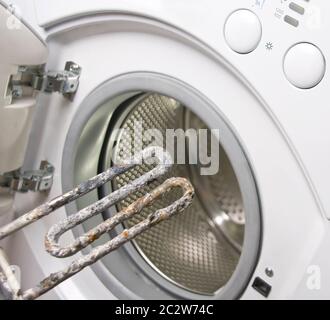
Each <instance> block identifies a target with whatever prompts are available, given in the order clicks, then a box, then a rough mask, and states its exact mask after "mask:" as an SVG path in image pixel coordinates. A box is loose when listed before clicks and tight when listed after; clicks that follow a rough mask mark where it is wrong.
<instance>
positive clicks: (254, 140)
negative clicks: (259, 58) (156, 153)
mask: <svg viewBox="0 0 330 320" xmlns="http://www.w3.org/2000/svg"><path fill="white" fill-rule="evenodd" d="M36 3H37V4H38V5H37V6H36V8H37V9H36V10H37V11H38V10H40V12H41V13H44V11H43V10H42V8H43V4H42V2H40V1H36ZM100 3H101V2H100ZM85 5H86V4H85ZM72 6H73V7H74V5H72ZM103 6H104V3H103V2H102V5H100V7H102V8H103ZM117 6H119V7H120V5H118V4H117V5H114V7H113V8H111V6H110V8H108V9H107V10H105V9H104V10H103V9H102V10H101V11H100V7H99V6H98V5H95V7H94V8H93V9H91V8H90V6H89V5H86V8H85V9H86V10H85V11H84V10H82V11H84V12H83V14H82V11H81V10H78V9H77V8H75V9H74V8H71V6H70V8H68V15H67V16H66V14H67V13H63V12H62V13H59V15H58V16H57V15H56V14H54V17H53V16H52V15H51V16H50V17H47V15H46V16H44V15H43V14H41V15H40V16H41V18H40V19H41V23H40V24H41V25H43V27H44V30H46V31H45V34H46V35H45V42H46V43H47V48H48V51H49V54H48V56H47V49H46V46H45V45H44V44H43V42H42V41H40V40H39V39H38V38H36V37H35V35H34V34H33V32H32V31H31V30H29V29H28V28H26V27H24V28H23V29H24V30H25V31H26V34H27V37H28V38H26V42H28V43H31V46H32V44H33V43H34V45H33V46H32V48H34V47H35V48H36V50H35V51H31V54H32V53H33V52H35V53H34V54H33V57H32V56H31V60H30V59H28V56H27V55H24V57H23V58H24V59H23V60H20V57H18V58H17V59H14V60H8V66H7V67H8V71H7V75H6V78H5V81H3V82H2V83H3V84H4V86H3V88H2V87H1V90H3V92H8V93H10V90H12V89H13V88H12V87H11V86H9V89H8V83H12V85H14V84H17V83H15V82H13V78H12V77H11V75H15V74H16V71H19V70H18V66H23V65H24V66H26V65H28V66H29V65H33V66H35V65H38V66H40V65H42V64H43V63H47V64H46V68H43V71H41V70H40V68H39V69H37V70H38V71H35V70H34V71H33V72H32V74H33V75H36V74H37V75H38V76H39V77H41V78H42V79H44V80H43V81H44V82H43V85H41V86H40V85H39V86H38V87H37V88H38V89H39V91H41V92H39V94H38V99H37V103H36V110H35V114H34V119H33V125H32V130H31V134H30V139H29V142H28V146H27V148H26V143H27V140H26V139H23V137H24V138H26V137H27V136H28V134H27V131H24V132H23V131H21V132H22V134H21V138H22V142H21V145H22V147H20V148H19V150H20V152H21V153H20V157H17V163H14V162H13V161H11V163H10V162H9V161H7V166H4V167H3V168H2V167H1V170H2V171H1V173H7V172H12V171H14V170H17V169H19V168H20V167H23V171H26V170H31V169H33V168H37V167H38V166H39V164H40V162H42V161H47V163H48V164H51V166H52V167H53V168H54V169H55V173H54V174H53V176H52V177H53V184H52V186H51V188H49V185H48V186H47V187H45V186H44V189H47V190H46V191H45V190H44V191H43V192H29V193H17V194H16V196H15V201H14V200H12V201H14V204H15V213H16V215H21V214H23V213H25V212H27V211H29V210H30V209H33V208H35V207H36V206H38V205H39V204H41V203H43V202H46V201H47V200H49V199H51V198H54V197H55V196H58V195H60V194H62V193H64V192H65V191H68V190H71V189H72V188H73V187H74V186H75V185H77V184H78V183H80V182H82V181H85V180H87V179H88V178H90V177H92V176H94V175H96V174H97V173H100V172H102V171H104V170H105V169H106V168H108V167H109V166H111V164H112V163H114V162H117V161H120V160H122V159H124V158H126V157H128V156H129V155H130V150H132V148H133V150H134V149H137V150H140V149H141V148H144V147H146V146H147V145H149V144H150V143H153V144H155V145H157V146H164V144H163V143H164V140H165V138H166V136H167V135H168V134H169V133H170V134H172V136H173V135H174V136H175V138H176V139H180V134H181V133H182V132H183V141H184V149H185V150H186V153H187V154H189V155H192V157H194V156H196V154H195V150H200V149H204V151H206V154H208V151H210V150H209V149H208V148H211V146H213V145H214V144H212V143H211V142H212V141H216V146H217V147H216V150H217V152H216V154H217V163H216V164H217V166H215V168H213V167H212V166H209V167H210V168H211V169H215V170H214V171H212V170H211V171H212V172H211V174H208V175H205V174H202V172H203V170H201V169H203V166H202V165H201V163H198V162H197V163H194V164H191V163H189V162H186V161H183V162H181V163H179V164H178V165H176V166H175V168H174V172H173V173H172V174H175V175H177V176H182V177H186V178H188V179H189V180H190V181H191V182H192V184H193V185H194V187H195V190H196V194H197V197H196V199H195V202H194V204H193V206H192V207H191V208H190V209H189V210H187V211H186V212H185V213H184V214H183V215H182V216H178V217H176V218H174V219H172V220H170V221H168V222H166V223H164V224H162V225H160V226H159V227H157V228H155V229H153V230H150V232H148V233H146V234H144V235H143V236H140V237H138V238H137V239H136V240H135V241H134V242H132V243H130V244H127V245H125V247H123V248H121V249H120V250H118V251H116V252H113V253H111V254H110V255H109V256H107V257H105V258H103V259H102V261H100V262H98V263H96V264H95V265H94V266H92V267H90V268H87V269H85V270H84V271H83V272H81V273H80V274H78V275H76V276H75V277H74V278H72V279H70V280H68V281H66V282H64V283H63V284H61V285H60V286H59V287H58V288H57V289H56V290H55V292H54V293H53V294H54V295H53V296H48V297H52V298H55V297H57V298H63V299H114V298H122V299H139V298H140V299H235V298H265V297H268V296H270V297H274V298H284V297H287V296H290V295H293V294H294V293H295V290H296V288H297V287H298V286H299V284H300V282H301V279H302V278H303V276H304V272H305V268H306V266H307V265H308V264H309V263H310V260H311V256H312V255H313V248H312V247H313V246H312V245H311V246H310V250H309V251H308V252H305V251H302V248H301V241H303V240H304V241H307V242H308V243H309V240H310V239H313V243H314V244H315V246H316V243H319V242H320V241H321V240H320V239H321V237H322V234H323V231H324V229H323V220H322V218H321V215H319V206H318V203H317V201H316V200H315V195H314V194H313V192H311V188H310V185H309V181H308V179H306V176H305V175H304V174H305V173H304V172H303V170H302V168H301V164H300V163H299V161H298V160H297V157H296V156H295V151H294V148H293V147H292V145H291V144H290V142H289V141H288V139H287V137H286V136H285V135H284V134H283V131H282V128H281V127H280V125H279V124H278V123H277V122H276V121H274V117H273V114H272V112H271V111H270V109H269V106H268V105H267V104H266V103H265V101H263V99H262V98H261V97H260V95H259V94H257V93H256V91H257V90H256V88H254V87H252V85H251V83H249V81H247V80H246V78H245V77H244V76H243V74H241V73H239V72H238V71H237V70H235V68H233V66H232V65H231V64H230V63H229V61H228V46H227V44H226V42H225V41H219V45H218V44H216V45H215V44H214V43H215V42H213V41H218V36H219V38H220V33H219V34H218V32H217V33H216V34H210V33H207V32H206V31H207V30H203V27H202V26H200V28H197V29H199V30H196V28H195V27H193V25H192V24H191V23H192V21H191V20H190V19H188V20H187V22H185V21H184V20H183V22H182V25H181V26H180V27H178V26H177V25H176V23H175V22H178V19H177V17H176V16H171V15H170V14H168V12H169V10H168V11H166V10H164V12H163V13H161V14H160V16H157V15H156V14H155V11H153V10H156V9H155V7H152V8H151V9H152V10H151V12H148V8H145V10H146V11H145V12H144V13H143V14H142V15H141V8H142V7H143V6H142V5H141V7H140V6H139V5H137V8H135V10H134V9H132V10H131V12H130V14H127V13H126V11H125V10H124V9H123V8H122V10H120V11H119V13H118V10H117V9H118V8H117ZM60 7H61V6H59V8H60ZM146 7H148V6H146ZM234 7H236V6H235V5H228V6H227V5H225V6H223V10H222V11H221V13H220V14H219V16H218V17H217V19H218V21H222V23H223V24H224V23H225V22H226V20H227V17H228V16H229V15H230V13H231V12H232V11H233V8H234ZM61 8H62V7H61ZM0 9H1V10H3V12H5V11H4V9H3V8H2V7H1V6H0ZM164 9H165V8H164ZM75 10H76V11H75ZM178 10H179V8H178ZM60 11H61V10H58V12H60ZM78 11H79V14H78ZM40 12H39V13H40ZM99 12H104V13H103V14H98V13H99ZM156 12H162V10H159V8H158V9H157V10H156ZM178 12H181V11H180V10H179V11H178ZM192 12H193V10H192ZM148 13H149V14H148ZM181 14H183V12H181ZM152 15H154V17H151V16H152ZM162 15H164V17H166V18H167V20H166V19H165V18H164V19H161V17H162ZM77 16H79V18H77ZM179 20H180V19H179ZM180 21H181V20H180ZM207 27H209V25H208V26H205V28H206V29H207ZM201 30H202V31H201ZM190 31H191V32H192V33H190ZM6 32H9V31H8V30H6ZM212 36H214V39H213V38H212ZM211 38H212V39H213V40H210V39H211ZM201 39H204V40H206V39H208V41H209V43H208V44H205V43H204V41H202V40H201ZM215 39H216V40H215ZM18 45H19V44H17V45H16V44H15V48H17V46H18ZM22 45H23V43H22ZM7 52H8V51H7ZM8 56H9V54H8ZM14 57H15V56H12V58H14ZM68 61H74V62H75V63H67V62H68ZM11 65H14V66H15V69H9V66H11ZM64 65H65V66H66V68H65V70H63V72H62V73H60V75H61V76H64V80H65V81H64V82H63V81H62V82H61V86H58V85H57V84H58V83H57V82H56V81H55V82H54V79H55V80H58V78H57V77H56V75H55V77H54V73H52V72H50V73H45V71H44V70H61V68H63V66H64ZM5 66H6V65H5ZM2 68H4V67H2ZM24 70H26V69H23V71H24ZM21 71H22V70H21ZM245 71H246V72H247V69H246V70H245ZM23 73H24V72H23ZM29 73H31V72H30V71H29ZM40 73H41V76H40ZM247 73H248V72H247ZM58 74H59V73H57V75H58ZM48 76H49V77H48ZM1 77H2V75H1ZM61 79H62V80H63V78H61ZM20 80H21V79H20ZM70 81H71V82H70ZM78 82H79V87H78V86H77V84H78ZM54 84H56V85H55V86H54ZM63 84H65V85H63ZM70 85H73V87H72V88H71V87H70ZM63 88H66V89H65V90H66V91H65V90H64V89H63ZM34 89H36V87H34ZM40 89H41V90H40ZM8 90H9V91H8ZM12 91H13V90H12ZM32 91H33V92H34V94H35V91H34V90H30V91H29V94H30V95H31V92H32ZM52 91H58V92H59V93H60V94H59V93H51V94H50V92H52ZM18 94H19V95H18V96H17V97H15V99H13V100H12V101H13V102H14V104H12V105H11V106H14V105H15V102H16V100H17V103H21V104H22V102H24V101H25V93H23V94H22V95H21V94H20V93H18ZM68 94H69V96H68ZM31 99H32V98H29V101H30V102H31V106H32V105H34V104H35V103H33V104H32V100H31ZM33 102H35V100H33ZM7 104H8V105H10V100H9V101H7ZM11 106H10V108H11ZM13 109H15V108H13ZM2 110H6V108H2V109H1V112H3V111H2ZM22 110H23V109H22ZM22 110H21V109H20V111H22ZM14 118H15V119H18V118H17V117H16V116H14ZM0 121H2V120H0ZM9 123H12V122H8V124H9ZM19 123H20V124H22V125H23V123H26V125H24V128H26V130H28V127H29V126H28V125H27V123H28V121H27V120H26V121H25V122H23V121H19ZM136 123H138V124H139V123H140V124H141V126H140V127H138V129H136V127H135V125H136ZM15 128H17V127H15ZM155 129H156V130H157V135H154V134H152V133H151V131H150V130H155ZM201 129H204V130H206V132H207V134H206V137H207V139H206V140H205V141H206V143H205V141H204V143H199V141H202V140H201V139H199V138H200V137H199V136H198V135H197V136H196V140H195V142H196V145H197V148H196V149H194V147H192V145H191V144H190V143H191V141H192V139H190V138H191V136H189V134H188V135H186V133H187V132H189V130H190V132H192V131H194V132H199V131H200V130H201ZM134 130H137V131H138V132H140V133H141V132H142V134H143V135H142V139H136V138H135V136H134V132H135V131H134ZM15 131H16V130H15ZM153 132H154V131H153ZM260 132H262V134H260ZM181 137H182V136H181ZM0 141H1V142H0V143H1V144H0V148H1V149H0V152H5V149H4V148H2V146H5V144H4V142H2V140H0ZM270 141H271V143H269V142H270ZM11 146H12V148H14V147H15V148H17V147H18V144H17V143H14V142H12V143H11ZM168 151H169V152H171V154H172V155H173V156H174V158H176V157H177V155H178V154H179V153H180V152H179V151H180V150H178V149H174V150H168ZM15 152H17V151H15ZM13 155H14V153H13ZM275 155H280V156H279V157H276V156H275ZM11 157H14V156H11ZM23 157H24V164H23ZM15 159H16V157H15ZM9 163H10V165H8V164H9ZM0 164H1V165H2V162H1V161H0ZM207 165H210V163H207ZM204 166H205V164H204ZM210 168H209V169H210ZM147 169H148V168H147V167H143V166H141V167H139V168H137V169H135V170H132V171H130V172H129V173H127V174H124V175H121V176H119V177H118V178H117V179H115V180H114V181H113V182H112V183H109V184H108V185H106V186H105V187H104V188H100V189H99V190H96V191H95V192H91V193H90V194H89V195H87V196H85V197H83V198H81V199H79V200H77V201H76V202H75V203H73V204H72V205H69V206H67V207H66V208H62V209H60V210H58V212H56V213H55V214H53V215H51V216H49V217H47V218H46V219H44V220H42V221H40V222H39V223H36V224H33V225H31V226H29V227H27V228H26V229H25V230H23V231H22V232H20V234H18V235H17V237H15V238H14V239H13V240H12V242H11V243H9V244H8V248H10V250H9V251H10V252H11V254H10V255H11V257H10V258H11V260H12V261H13V263H15V264H17V265H19V266H20V267H21V270H22V283H23V286H24V287H31V286H33V285H35V284H36V282H37V280H36V279H39V280H40V279H42V278H43V277H44V276H45V275H48V274H50V273H52V272H54V271H57V270H59V269H63V267H65V266H66V265H67V264H68V263H69V262H70V261H71V258H69V259H65V260H59V259H55V258H53V257H50V256H49V255H48V254H47V253H46V252H45V251H44V248H43V236H44V234H45V233H46V232H47V231H48V229H49V227H50V226H52V225H53V224H54V223H56V222H58V221H59V220H60V219H62V218H65V217H67V216H68V215H71V214H74V213H75V212H77V210H79V209H81V208H84V207H86V206H87V205H89V204H91V203H93V202H95V201H97V200H98V199H100V198H102V197H104V195H106V194H108V193H109V192H111V191H113V190H116V189H117V188H120V187H121V186H123V185H125V184H127V183H129V182H130V181H132V180H133V179H135V178H136V177H138V176H140V175H141V174H143V173H144V172H145V171H146V170H147ZM204 169H205V168H204ZM288 172H290V174H289V175H288ZM159 183H160V181H158V182H155V183H154V184H153V185H150V186H148V188H146V189H145V190H144V191H146V192H147V191H149V190H150V188H153V187H155V186H156V185H157V184H159ZM292 190H297V191H296V192H297V193H298V194H299V195H300V196H299V201H298V199H297V198H296V197H292V196H291V191H292ZM34 191H37V190H34ZM6 192H7V193H6V194H7V195H6V196H8V194H9V193H8V191H6ZM140 195H141V194H138V193H137V194H134V195H132V197H129V198H127V199H126V200H125V201H123V202H122V203H119V204H118V205H117V206H114V207H113V208H111V209H109V210H108V211H106V212H104V213H103V214H102V215H99V216H97V217H95V218H93V219H91V220H88V221H86V222H85V223H84V224H83V225H81V226H80V227H78V228H76V229H74V230H73V232H70V233H67V234H66V237H65V241H72V239H73V238H76V237H77V236H79V235H81V234H83V233H84V232H85V231H86V230H89V229H90V228H92V227H93V226H95V225H97V224H99V222H101V221H104V220H105V219H107V218H108V217H109V216H112V215H113V214H114V213H115V212H117V211H118V210H120V209H121V208H123V207H126V206H127V205H128V204H130V203H131V202H132V201H134V200H135V199H136V198H137V197H139V196H140ZM11 197H13V196H11ZM170 201H171V199H168V198H166V197H164V199H162V201H161V202H160V203H158V204H157V205H158V206H159V207H162V206H164V205H165V204H166V203H168V202H170ZM8 206H9V205H8ZM155 208H158V207H157V206H155ZM3 211H4V212H6V213H8V211H9V210H8V208H6V209H5V210H3ZM147 214H148V211H144V212H142V214H141V216H139V217H136V219H132V220H131V221H129V222H127V224H124V225H122V226H120V227H118V228H117V229H116V230H114V231H113V232H111V233H110V234H107V235H105V236H104V237H102V238H101V239H99V240H98V242H97V243H96V244H95V245H100V244H101V243H104V242H106V241H107V240H109V238H111V237H114V236H115V235H116V234H118V233H120V232H121V231H122V230H123V229H124V228H126V227H130V226H132V225H134V224H135V223H137V222H138V221H140V219H141V218H143V217H145V215H147ZM311 215H312V218H311ZM6 216H7V217H8V215H6ZM311 221H312V222H311ZM292 225H294V226H295V228H294V230H293V229H292V228H291V227H288V226H292ZM316 231H317V232H316ZM292 234H294V241H292ZM316 234H317V236H316V237H315V235H316ZM316 238H317V239H316ZM88 251H90V248H88V249H86V251H84V252H83V253H82V254H85V253H86V252H88ZM297 252H299V257H300V261H297V259H296V258H295V256H296V255H297ZM279 255H280V256H279ZM31 261H32V262H31ZM31 263H32V264H33V266H34V268H31ZM288 266H290V267H288ZM297 269H299V272H294V270H297ZM265 270H266V272H265Z"/></svg>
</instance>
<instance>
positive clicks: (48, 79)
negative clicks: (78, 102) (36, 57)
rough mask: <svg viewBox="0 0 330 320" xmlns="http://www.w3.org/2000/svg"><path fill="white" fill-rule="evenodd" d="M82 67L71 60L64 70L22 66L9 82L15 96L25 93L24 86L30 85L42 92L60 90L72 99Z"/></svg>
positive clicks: (18, 96)
mask: <svg viewBox="0 0 330 320" xmlns="http://www.w3.org/2000/svg"><path fill="white" fill-rule="evenodd" d="M80 75H81V67H80V66H79V65H78V64H76V63H74V62H72V61H69V62H67V63H66V64H65V68H64V70H62V71H45V70H44V66H34V67H30V66H20V67H19V69H18V74H17V75H16V76H13V77H12V79H11V81H10V83H9V90H10V91H11V94H12V97H13V98H16V99H17V98H20V97H22V95H23V92H24V87H30V88H32V89H33V90H37V91H40V92H47V93H53V92H59V93H61V94H63V95H64V96H65V97H67V98H69V99H72V98H73V95H74V94H75V93H76V92H77V90H78V86H79V78H80Z"/></svg>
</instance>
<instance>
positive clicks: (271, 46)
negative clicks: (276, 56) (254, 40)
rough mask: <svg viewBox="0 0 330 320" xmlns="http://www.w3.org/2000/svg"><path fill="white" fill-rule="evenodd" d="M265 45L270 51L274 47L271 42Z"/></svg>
mask: <svg viewBox="0 0 330 320" xmlns="http://www.w3.org/2000/svg"><path fill="white" fill-rule="evenodd" d="M265 47H266V49H267V50H268V51H271V50H273V49H274V44H273V43H272V42H267V43H266V45H265Z"/></svg>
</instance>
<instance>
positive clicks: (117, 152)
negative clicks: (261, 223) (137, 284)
mask: <svg viewBox="0 0 330 320" xmlns="http://www.w3.org/2000/svg"><path fill="white" fill-rule="evenodd" d="M118 112H120V113H119V114H117V115H116V121H115V123H114V122H112V127H111V128H110V131H109V132H110V134H109V135H108V139H107V140H106V141H105V144H106V148H105V149H106V150H107V151H106V158H107V161H106V164H105V165H106V166H110V165H111V162H120V160H121V159H125V158H127V157H129V156H130V152H131V150H132V148H133V149H134V148H136V149H139V148H142V149H143V148H145V147H147V146H148V145H150V144H151V143H152V144H153V145H156V146H162V147H163V144H164V141H165V137H166V129H175V130H177V129H183V130H187V129H196V130H197V132H198V130H199V129H207V130H208V131H209V135H208V137H209V138H210V137H211V134H212V132H211V130H210V128H208V127H207V126H206V125H205V124H204V123H203V121H201V120H200V119H199V117H197V116H196V115H195V114H193V113H192V112H191V111H189V109H188V108H186V107H185V106H183V105H182V104H181V103H180V102H178V101H176V100H174V99H172V98H169V97H166V96H163V95H159V94H154V93H151V94H142V95H139V96H136V97H135V98H133V99H131V100H130V102H129V103H127V105H126V107H125V108H122V109H121V110H120V111H118ZM137 122H139V123H141V124H142V127H141V128H140V129H141V130H142V129H143V130H144V132H146V130H149V129H158V130H159V132H160V133H161V135H159V136H158V137H157V136H151V135H150V136H148V135H146V137H145V138H144V139H143V140H138V139H134V137H133V136H132V135H133V133H134V125H135V124H136V123H137ZM115 129H126V130H115ZM214 129H216V128H214ZM135 130H136V126H135ZM134 144H135V145H134ZM137 144H139V145H137ZM208 145H210V143H208ZM199 147H205V146H199ZM186 148H187V149H188V148H189V144H188V143H186ZM168 151H169V152H170V153H172V154H173V155H174V158H175V156H176V154H175V152H176V149H174V150H168ZM187 154H189V150H187ZM186 158H187V163H186V164H180V165H175V166H174V169H173V170H172V172H171V173H170V174H169V176H178V177H185V178H188V179H189V180H190V181H191V182H192V183H193V185H194V187H195V189H196V194H197V197H196V199H195V200H194V203H193V205H192V206H191V207H190V208H189V209H188V210H186V212H185V213H184V214H182V215H180V216H177V217H175V218H173V219H171V220H169V221H167V222H165V223H163V224H161V225H159V226H157V227H155V228H154V229H152V230H150V231H148V232H146V233H145V234H143V235H141V236H139V237H138V238H137V239H136V240H135V242H134V245H135V248H136V250H137V251H138V252H139V254H140V255H141V256H142V257H143V258H144V259H145V260H146V261H147V262H148V263H149V264H150V266H152V268H154V270H156V271H157V272H158V273H159V274H160V275H162V277H164V278H166V279H167V280H169V281H171V282H172V283H174V284H175V285H177V286H179V287H181V288H183V289H186V290H188V291H191V292H194V293H198V294H203V295H212V294H214V293H215V292H216V291H218V290H219V289H220V288H222V287H223V286H224V285H225V284H226V283H227V282H228V280H229V279H230V278H231V276H232V274H233V272H234V271H235V269H236V266H237V263H238V260H239V258H240V254H241V249H242V245H243V238H244V225H245V215H244V206H243V201H242V196H241V192H240V188H239V184H238V181H237V179H236V175H235V173H234V170H233V168H232V166H231V164H230V161H229V160H228V157H227V155H226V153H225V151H224V150H223V148H222V147H221V146H220V145H219V162H220V166H219V171H218V173H217V174H215V175H210V176H202V175H201V174H200V167H201V165H200V164H198V163H197V164H194V165H189V163H188V160H189V159H188V157H186ZM148 170H150V168H149V167H148V166H147V165H141V166H139V167H136V168H134V169H133V170H130V171H129V172H127V173H125V174H122V175H120V176H119V177H118V178H117V179H116V180H115V182H114V183H113V184H112V189H118V188H120V187H122V186H123V185H125V184H127V183H128V182H130V181H132V180H134V179H136V178H137V177H139V176H141V175H143V174H144V173H145V172H147V171H148ZM166 178H168V176H167V177H164V179H162V180H160V181H156V182H153V183H152V184H150V185H149V186H148V187H146V188H145V189H144V190H142V191H139V192H136V193H135V194H134V195H132V196H130V197H129V198H127V199H126V200H125V201H122V202H121V203H120V205H119V206H118V210H120V209H122V208H124V207H127V206H128V205H129V204H130V203H132V202H133V201H134V200H136V199H137V198H139V197H141V196H142V194H144V193H145V192H148V191H150V190H152V189H154V188H155V187H156V186H157V185H160V184H161V183H162V182H163V181H164V180H165V179H166ZM179 196H180V194H177V195H173V193H172V194H171V196H164V197H163V198H162V200H160V201H158V202H156V203H155V204H154V206H152V207H150V208H147V209H145V210H144V211H143V212H142V214H141V215H140V216H137V217H134V218H133V219H131V220H130V221H129V222H128V223H127V225H126V226H125V227H131V226H133V225H134V224H136V223H138V222H139V221H141V220H142V219H144V218H145V217H146V216H148V215H149V214H150V213H151V212H153V211H155V210H156V209H158V208H162V207H164V206H166V205H167V204H169V203H171V202H173V200H175V199H174V197H179Z"/></svg>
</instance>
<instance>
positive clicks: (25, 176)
mask: <svg viewBox="0 0 330 320" xmlns="http://www.w3.org/2000/svg"><path fill="white" fill-rule="evenodd" d="M54 171H55V168H54V167H53V166H52V165H51V164H50V163H49V162H47V161H42V162H41V165H40V169H39V170H33V171H25V172H21V171H20V170H16V171H12V172H8V173H5V174H3V175H0V187H2V188H9V189H11V190H13V191H17V192H23V193H24V192H28V191H34V192H38V191H46V190H49V189H50V188H51V187H52V185H53V176H54Z"/></svg>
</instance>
